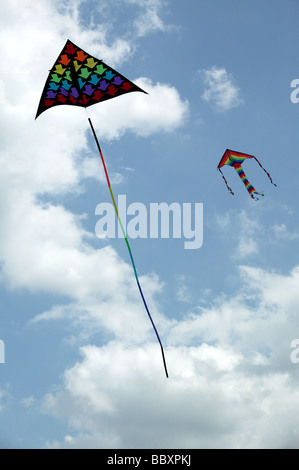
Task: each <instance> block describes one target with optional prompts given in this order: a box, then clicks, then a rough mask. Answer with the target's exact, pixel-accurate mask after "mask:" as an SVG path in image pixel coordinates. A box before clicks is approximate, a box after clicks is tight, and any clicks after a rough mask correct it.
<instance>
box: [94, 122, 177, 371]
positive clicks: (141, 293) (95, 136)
mask: <svg viewBox="0 0 299 470" xmlns="http://www.w3.org/2000/svg"><path fill="white" fill-rule="evenodd" d="M88 121H89V124H90V127H91V130H92V133H93V136H94V138H95V141H96V144H97V147H98V150H99V153H100V156H101V160H102V164H103V167H104V171H105V175H106V180H107V183H108V187H109V191H110V195H111V199H112V202H113V206H114V209H115V212H116V215H117V218H118V221H119V224H120V226H121V230H122V233H123V236H124V238H125V241H126V244H127V247H128V250H129V255H130V259H131V263H132V266H133V270H134V274H135V279H136V282H137V286H138V289H139V292H140V295H141V298H142V301H143V304H144V307H145V310H146V312H147V314H148V317H149V319H150V321H151V324H152V326H153V328H154V331H155V333H156V336H157V339H158V341H159V344H160V347H161V353H162V358H163V365H164V369H165V374H166V377H167V378H168V372H167V366H166V361H165V355H164V349H163V345H162V342H161V340H160V337H159V334H158V331H157V328H156V326H155V324H154V321H153V319H152V317H151V314H150V312H149V309H148V306H147V304H146V301H145V298H144V295H143V292H142V289H141V286H140V283H139V279H138V275H137V270H136V266H135V263H134V259H133V255H132V251H131V247H130V245H129V242H128V238H127V236H126V232H125V230H124V227H123V224H122V221H121V219H120V217H119V213H118V209H117V205H116V202H115V199H114V196H113V192H112V188H111V184H110V180H109V176H108V172H107V168H106V165H105V160H104V157H103V154H102V150H101V146H100V144H99V141H98V138H97V135H96V133H95V130H94V127H93V124H92V122H91V119H90V118H88Z"/></svg>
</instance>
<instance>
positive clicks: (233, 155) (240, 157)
mask: <svg viewBox="0 0 299 470" xmlns="http://www.w3.org/2000/svg"><path fill="white" fill-rule="evenodd" d="M247 158H254V159H255V160H256V161H257V163H258V164H259V165H260V167H261V168H262V169H263V170H264V172H265V173H266V174H267V176H268V178H269V180H270V181H271V183H272V184H274V186H276V184H275V183H273V181H272V178H271V176H270V174H269V173H268V172H267V171H266V170H265V168H263V167H262V165H261V164H260V162H259V161H258V159H257V158H256V157H254V156H253V155H248V154H247V153H240V152H235V151H234V150H229V149H226V151H225V152H224V154H223V157H222V158H221V160H220V162H219V165H218V167H217V168H218V170H219V171H220V173H221V175H222V178H223V179H224V181H225V184H226V187H227V189H228V190H229V191H230V193H231V194H234V193H233V191H232V189H231V188H230V187H229V186H228V184H227V181H226V179H225V177H224V175H223V173H222V171H221V168H222V167H223V166H224V165H229V166H233V167H234V169H235V170H236V172H237V173H238V175H239V176H240V178H241V180H242V181H243V183H244V184H245V187H246V189H247V191H248V192H249V194H250V196H251V197H252V199H255V200H258V197H256V195H259V196H263V193H258V192H257V191H256V190H255V189H254V187H253V186H252V184H250V183H249V181H248V179H247V178H246V175H245V173H244V171H243V168H242V166H241V163H243V162H244V160H246V159H247Z"/></svg>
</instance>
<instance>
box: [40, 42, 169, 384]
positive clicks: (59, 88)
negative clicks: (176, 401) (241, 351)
mask: <svg viewBox="0 0 299 470" xmlns="http://www.w3.org/2000/svg"><path fill="white" fill-rule="evenodd" d="M132 91H140V92H142V93H146V92H145V91H144V90H142V89H141V88H139V87H138V86H137V85H135V84H134V83H133V82H131V81H130V80H128V79H127V78H125V77H124V76H123V75H121V74H120V73H118V72H117V71H116V70H114V69H112V68H111V67H109V66H108V65H106V64H105V63H104V62H103V61H102V60H99V59H96V58H95V57H93V56H91V55H90V54H87V52H85V51H83V50H82V49H81V48H79V47H78V46H76V45H75V44H74V43H72V42H71V41H70V40H69V39H68V40H67V42H66V44H65V46H64V48H63V49H62V51H61V53H60V55H59V57H58V59H57V60H56V62H55V64H54V65H53V67H52V69H51V70H50V73H49V76H48V78H47V81H46V84H45V87H44V90H43V93H42V96H41V99H40V103H39V106H38V109H37V113H36V116H35V119H36V118H37V117H38V116H39V115H40V114H41V113H43V112H44V111H47V109H50V108H53V107H54V106H58V105H61V104H68V105H72V106H81V107H83V108H87V107H88V106H92V105H93V104H96V103H100V102H102V101H105V100H109V99H110V98H115V97H117V96H121V95H123V94H125V93H129V92H132ZM88 121H89V124H90V127H91V130H92V133H93V136H94V139H95V141H96V144H97V148H98V150H99V153H100V157H101V160H102V164H103V167H104V171H105V175H106V180H107V183H108V187H109V191H110V195H111V198H112V202H113V205H114V209H115V212H116V215H117V218H118V221H119V224H120V226H121V229H122V232H123V235H124V238H125V241H126V244H127V247H128V250H129V254H130V259H131V263H132V266H133V270H134V274H135V278H136V282H137V286H138V289H139V292H140V295H141V298H142V301H143V304H144V307H145V309H146V312H147V314H148V317H149V319H150V321H151V324H152V326H153V329H154V331H155V333H156V336H157V339H158V341H159V344H160V347H161V352H162V358H163V364H164V369H165V374H166V377H168V372H167V367H166V361H165V356H164V350H163V346H162V342H161V340H160V337H159V334H158V332H157V329H156V327H155V324H154V322H153V319H152V317H151V314H150V312H149V309H148V307H147V304H146V301H145V298H144V295H143V292H142V289H141V286H140V283H139V279H138V275H137V271H136V266H135V263H134V259H133V255H132V251H131V247H130V245H129V242H128V239H127V236H126V233H125V230H124V227H123V224H122V222H121V220H120V217H119V213H118V209H117V205H116V202H115V199H114V195H113V192H112V188H111V184H110V180H109V177H108V172H107V168H106V165H105V161H104V157H103V154H102V150H101V147H100V144H99V141H98V138H97V136H96V133H95V130H94V127H93V124H92V122H91V119H90V118H88Z"/></svg>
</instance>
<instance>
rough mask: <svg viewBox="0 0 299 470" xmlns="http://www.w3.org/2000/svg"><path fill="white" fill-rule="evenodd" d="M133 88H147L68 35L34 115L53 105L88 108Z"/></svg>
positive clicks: (137, 89) (135, 89)
mask: <svg viewBox="0 0 299 470" xmlns="http://www.w3.org/2000/svg"><path fill="white" fill-rule="evenodd" d="M132 91H141V92H142V93H146V91H144V90H142V89H141V88H139V87H138V86H137V85H135V84H134V83H133V82H131V81H130V80H128V79H127V78H125V77H124V76H123V75H121V74H120V73H118V72H116V70H114V69H112V68H111V67H109V66H108V65H107V64H105V63H104V62H103V61H102V60H99V59H96V58H95V57H93V56H91V55H90V54H88V53H87V52H85V51H84V50H83V49H81V48H79V47H78V46H76V45H75V44H74V43H73V42H71V41H70V40H69V39H68V40H67V42H66V44H65V46H64V48H63V49H62V51H61V53H60V55H59V57H58V58H57V60H56V62H55V64H54V65H53V67H52V69H51V70H50V73H49V76H48V79H47V81H46V84H45V87H44V90H43V93H42V96H41V99H40V103H39V106H38V109H37V113H36V116H35V119H36V118H37V117H38V116H39V115H40V114H41V113H43V112H44V111H46V110H47V109H49V108H52V107H53V106H57V105H60V104H68V105H72V106H82V107H84V108H87V107H88V106H92V105H93V104H96V103H99V102H102V101H105V100H109V99H111V98H115V97H117V96H121V95H123V94H125V93H129V92H132Z"/></svg>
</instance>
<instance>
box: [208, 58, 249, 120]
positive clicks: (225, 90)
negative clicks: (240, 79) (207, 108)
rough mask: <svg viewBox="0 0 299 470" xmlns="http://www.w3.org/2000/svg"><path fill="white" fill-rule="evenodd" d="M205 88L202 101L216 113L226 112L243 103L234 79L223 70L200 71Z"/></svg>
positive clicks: (215, 68)
mask: <svg viewBox="0 0 299 470" xmlns="http://www.w3.org/2000/svg"><path fill="white" fill-rule="evenodd" d="M200 73H202V74H203V82H204V84H205V86H206V88H205V90H204V93H203V94H202V96H201V97H202V99H203V100H204V101H206V102H207V103H211V104H212V105H213V106H214V108H215V109H216V110H217V111H227V110H229V109H231V108H235V107H237V106H239V105H240V104H242V103H243V100H242V98H241V97H240V90H239V88H238V87H237V85H236V82H235V79H234V77H233V76H232V74H230V73H229V72H227V71H226V69H225V68H217V67H215V66H214V67H212V68H210V69H207V70H202V71H200Z"/></svg>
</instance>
